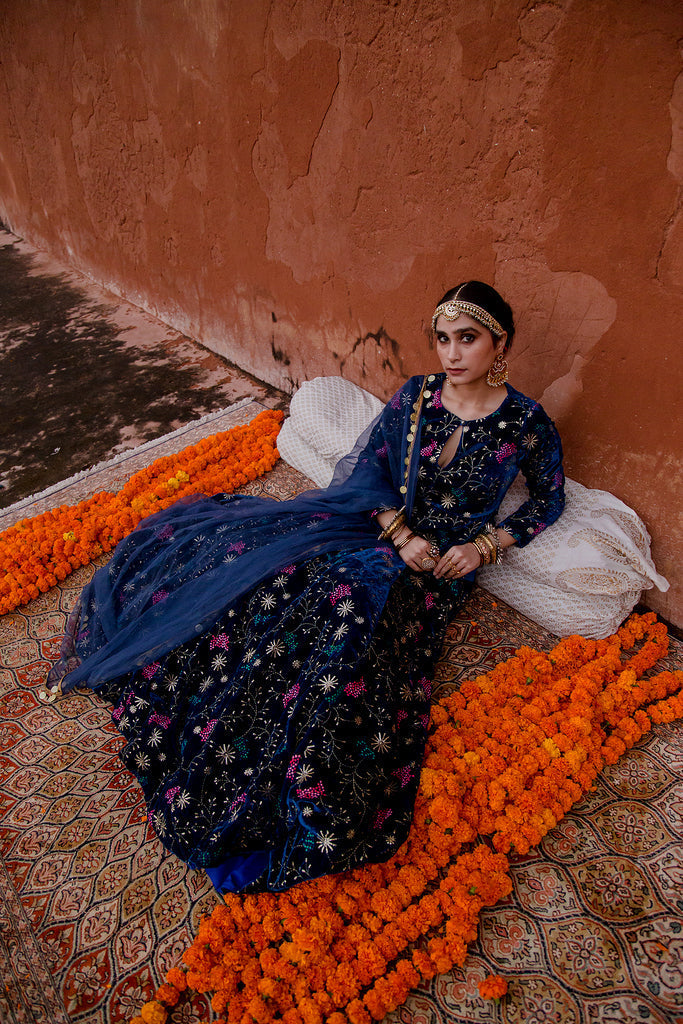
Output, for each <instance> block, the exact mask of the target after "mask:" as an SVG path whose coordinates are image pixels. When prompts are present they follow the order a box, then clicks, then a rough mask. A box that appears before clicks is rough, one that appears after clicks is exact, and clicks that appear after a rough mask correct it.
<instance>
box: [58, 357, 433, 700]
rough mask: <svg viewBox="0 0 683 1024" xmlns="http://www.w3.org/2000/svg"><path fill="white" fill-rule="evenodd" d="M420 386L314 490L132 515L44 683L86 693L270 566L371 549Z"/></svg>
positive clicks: (399, 490) (412, 461)
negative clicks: (377, 513) (139, 517)
mask: <svg viewBox="0 0 683 1024" xmlns="http://www.w3.org/2000/svg"><path fill="white" fill-rule="evenodd" d="M423 391H424V378H422V377H412V378H411V379H410V380H409V381H408V382H407V383H406V384H405V385H404V386H403V387H402V388H401V389H400V390H399V391H397V392H396V394H395V395H394V396H393V398H392V399H391V401H390V402H389V403H388V404H387V405H386V406H385V408H384V410H383V411H382V413H381V414H380V415H379V417H378V418H377V419H376V420H375V421H374V422H373V423H372V424H371V425H370V426H369V427H368V428H367V430H365V431H364V433H363V434H362V435H361V437H360V438H359V439H358V442H357V443H356V445H355V447H354V449H353V451H352V452H351V453H350V454H349V455H347V456H345V457H344V458H343V459H341V460H340V461H339V463H338V464H337V467H336V469H335V473H334V476H333V479H332V482H331V484H330V485H329V487H327V488H325V489H324V490H312V491H306V492H305V493H303V494H301V495H299V496H298V497H296V498H293V499H291V500H290V501H284V502H278V501H275V500H273V499H269V498H256V497H252V496H245V495H234V496H226V495H217V496H215V497H212V498H208V497H206V496H204V495H194V496H193V497H190V498H184V499H181V500H180V501H178V502H176V504H174V505H172V506H171V507H170V508H168V509H166V510H164V511H163V512H159V513H157V514H156V515H153V516H150V517H149V518H147V519H145V520H143V521H142V522H141V523H140V524H139V525H138V527H137V528H136V529H135V530H134V531H133V532H132V533H131V534H130V535H129V536H128V537H127V538H125V539H124V540H123V541H121V543H120V544H119V545H118V546H117V548H116V550H115V552H114V555H113V557H112V559H111V561H110V562H109V563H108V564H107V565H106V566H103V567H102V568H101V569H99V570H98V571H97V572H96V573H95V576H94V577H93V579H92V580H91V582H90V583H89V584H88V585H87V586H86V587H85V588H84V590H83V591H82V593H81V595H80V598H79V600H78V604H77V606H76V608H75V609H74V612H73V613H72V615H71V618H70V621H69V626H68V631H67V635H66V637H65V639H64V643H63V646H62V651H61V657H60V660H59V661H58V662H57V664H56V665H55V666H54V667H53V669H52V670H51V672H50V674H49V676H48V685H50V686H52V687H54V686H56V685H58V684H59V683H60V682H61V685H62V689H63V690H64V691H65V692H66V691H68V690H70V689H71V688H73V687H74V686H88V687H90V688H92V689H97V688H98V687H99V686H101V685H102V684H103V683H104V682H106V681H107V680H110V679H115V678H117V677H118V676H121V675H123V674H125V673H126V672H130V671H132V670H134V669H136V668H138V667H142V666H145V665H148V664H150V663H151V662H154V661H155V660H156V659H157V658H159V657H161V656H162V655H164V654H166V653H167V652H168V651H170V650H172V649H173V648H174V647H176V646H178V645H179V644H181V643H184V642H185V641H186V640H189V639H190V638H191V637H193V636H197V635H199V634H201V633H203V632H205V631H206V630H207V629H209V628H210V627H211V626H212V625H213V624H214V623H215V622H216V621H217V619H218V618H220V617H221V615H222V614H223V613H224V612H225V611H226V610H227V609H228V608H229V607H230V605H231V604H233V603H234V602H235V601H237V600H238V599H239V598H240V597H241V596H243V595H244V594H245V593H247V592H248V591H249V590H251V588H252V587H254V586H256V585H257V584H258V583H260V582H262V581H263V580H265V579H267V578H268V577H269V576H271V575H273V574H274V573H276V572H277V571H278V570H279V569H282V568H283V567H285V566H288V565H291V564H293V563H296V562H299V561H301V560H302V559H303V560H305V559H309V558H312V557H314V556H316V555H320V554H325V553H328V552H332V551H338V550H340V549H342V548H345V549H349V550H352V549H358V548H364V547H374V546H377V545H378V544H379V543H381V542H379V541H378V533H379V529H378V526H377V524H376V522H375V520H374V518H373V517H372V516H371V515H370V512H371V511H372V510H374V509H377V508H401V507H402V506H403V505H404V504H405V506H406V509H407V512H408V514H409V513H410V509H411V507H412V503H413V499H414V495H415V486H416V481H417V470H418V463H419V450H420V417H419V406H420V404H421V401H422V393H423ZM385 547H386V556H387V557H390V558H392V559H395V560H396V563H397V569H402V567H403V562H402V561H401V559H400V558H399V556H398V555H397V554H396V553H395V551H394V549H393V546H392V545H391V544H387V545H385Z"/></svg>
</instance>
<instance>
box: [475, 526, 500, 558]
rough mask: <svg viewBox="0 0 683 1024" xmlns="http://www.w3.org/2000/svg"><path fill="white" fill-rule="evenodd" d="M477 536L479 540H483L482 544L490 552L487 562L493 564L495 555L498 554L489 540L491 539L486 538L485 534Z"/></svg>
mask: <svg viewBox="0 0 683 1024" xmlns="http://www.w3.org/2000/svg"><path fill="white" fill-rule="evenodd" d="M479 536H480V537H481V539H482V540H483V542H484V544H485V545H486V547H487V548H488V549H489V551H490V552H491V557H490V559H489V562H495V560H496V555H497V554H498V552H497V550H496V545H495V544H494V543H493V541H492V540H491V538H490V537H489V536H488V534H486V533H481V534H480V535H479Z"/></svg>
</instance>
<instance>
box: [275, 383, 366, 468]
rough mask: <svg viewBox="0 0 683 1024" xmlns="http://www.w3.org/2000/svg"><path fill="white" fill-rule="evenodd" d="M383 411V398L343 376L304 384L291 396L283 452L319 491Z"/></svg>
mask: <svg viewBox="0 0 683 1024" xmlns="http://www.w3.org/2000/svg"><path fill="white" fill-rule="evenodd" d="M383 408H384V403H383V402H380V400H379V398H375V396H374V395H371V394H370V393H369V392H368V391H364V390H363V388H359V387H358V385H357V384H352V383H351V382H350V381H348V380H344V379H343V378H342V377H315V378H314V379H313V380H307V381H304V383H303V384H302V385H301V387H300V388H299V390H298V391H297V392H296V393H295V394H294V395H293V396H292V400H291V402H290V405H289V419H287V420H285V422H284V423H283V425H282V429H281V431H280V433H279V434H278V440H277V447H278V451H279V452H280V455H281V456H282V458H283V459H284V460H285V462H288V463H289V465H290V466H294V468H295V469H298V470H299V471H300V472H301V473H305V474H306V476H309V477H310V478H311V480H314V481H315V483H316V484H317V485H318V487H327V485H328V484H329V482H330V480H331V479H332V473H333V472H334V467H335V466H336V464H337V462H338V461H339V459H341V457H342V456H343V455H348V453H349V452H350V451H351V449H352V448H353V446H354V444H355V443H356V440H357V439H358V437H359V435H360V434H362V432H363V431H364V430H365V428H366V427H367V426H368V424H369V423H372V421H373V420H374V418H375V417H376V416H379V414H380V412H381V411H382V409H383Z"/></svg>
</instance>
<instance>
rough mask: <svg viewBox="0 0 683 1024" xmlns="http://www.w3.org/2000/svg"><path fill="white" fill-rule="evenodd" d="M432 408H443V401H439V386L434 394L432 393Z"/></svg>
mask: <svg viewBox="0 0 683 1024" xmlns="http://www.w3.org/2000/svg"><path fill="white" fill-rule="evenodd" d="M432 408H434V409H443V402H442V401H441V388H439V390H438V391H435V392H434V394H433V395H432Z"/></svg>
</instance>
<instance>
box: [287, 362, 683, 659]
mask: <svg viewBox="0 0 683 1024" xmlns="http://www.w3.org/2000/svg"><path fill="white" fill-rule="evenodd" d="M381 409H382V403H381V402H380V401H379V399H378V398H375V397H374V396H373V395H370V394H369V393H368V392H367V391H364V390H363V389H362V388H359V387H358V386H357V385H355V384H351V383H350V382H349V381H346V380H343V379H342V378H341V377H316V378H315V379H314V380H311V381H306V382H305V383H304V384H302V385H301V387H300V389H299V390H298V391H297V392H296V394H295V395H294V396H293V398H292V401H291V404H290V418H289V419H288V420H286V421H285V423H284V424H283V427H282V430H281V431H280V434H279V435H278V450H279V452H280V454H281V456H282V458H283V459H284V460H285V462H288V463H289V464H290V465H291V466H294V468H295V469H298V470H300V472H302V473H304V474H305V475H306V476H308V477H310V479H311V480H313V481H315V483H316V484H317V485H318V486H319V487H326V486H327V485H328V484H329V482H330V480H331V479H332V473H333V471H334V466H335V464H336V462H337V460H338V459H340V458H341V457H342V456H343V455H346V454H347V453H348V452H349V451H351V449H352V448H353V445H354V443H355V441H356V438H357V437H358V435H359V434H360V433H361V432H362V431H363V430H364V429H365V427H366V426H367V425H368V424H369V423H370V422H372V420H373V419H374V418H375V416H377V415H378V413H379V412H380V411H381ZM566 493H567V504H566V507H565V511H564V512H563V514H562V515H561V516H560V518H559V520H558V521H557V522H556V523H554V524H553V526H550V527H548V529H547V530H545V531H544V532H543V533H541V534H539V535H538V537H535V538H534V540H533V541H532V542H531V543H530V544H528V545H527V546H526V547H525V548H517V547H512V548H509V549H508V550H507V551H506V553H505V560H504V562H503V563H502V565H498V566H490V567H488V568H485V569H481V570H480V572H479V574H478V580H479V582H480V583H481V585H482V586H483V587H484V588H485V589H486V590H488V591H489V592H490V593H491V594H493V595H494V596H495V597H498V598H500V599H501V600H502V601H505V602H506V603H507V604H509V605H511V607H513V608H515V609H517V611H519V612H521V613H522V614H523V615H526V616H527V618H530V619H532V620H533V621H534V622H538V623H539V625H541V626H544V627H545V628H546V629H548V630H550V632H552V633H557V634H559V635H560V636H568V635H570V634H572V633H580V634H581V635H582V636H587V637H593V638H595V639H598V638H600V637H605V636H609V635H610V634H611V633H613V632H614V631H615V629H617V628H618V627H619V625H620V624H621V623H622V622H623V620H624V619H625V618H626V616H627V615H628V614H629V613H630V612H631V611H632V610H633V608H634V606H635V605H636V604H637V602H638V599H639V597H640V594H641V591H643V590H648V589H651V588H652V587H653V586H657V587H658V588H659V589H660V590H667V589H668V587H669V584H668V583H667V581H666V580H665V579H664V577H663V576H660V575H659V574H658V573H657V571H656V569H655V566H654V563H653V562H652V559H651V557H650V538H649V535H648V533H647V530H646V529H645V526H644V525H643V523H642V521H641V519H640V518H639V517H638V515H637V514H636V513H635V512H634V511H633V509H631V508H629V507H628V505H625V504H624V503H623V502H622V501H619V499H618V498H615V497H614V495H612V494H609V493H608V492H607V491H599V490H591V489H589V488H587V487H584V486H583V485H582V484H579V483H577V482H576V481H575V480H568V481H567V487H566ZM526 497H527V490H526V486H525V484H524V481H523V479H522V478H521V477H518V478H517V480H516V481H515V482H514V483H513V485H512V487H511V488H510V490H509V491H508V493H507V494H506V495H505V499H504V500H503V504H502V505H501V509H500V516H499V518H500V519H503V518H504V516H506V515H507V514H509V512H511V511H512V510H513V509H515V508H517V506H519V505H521V504H522V502H523V501H524V500H525V499H526Z"/></svg>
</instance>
